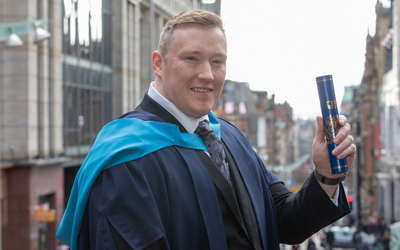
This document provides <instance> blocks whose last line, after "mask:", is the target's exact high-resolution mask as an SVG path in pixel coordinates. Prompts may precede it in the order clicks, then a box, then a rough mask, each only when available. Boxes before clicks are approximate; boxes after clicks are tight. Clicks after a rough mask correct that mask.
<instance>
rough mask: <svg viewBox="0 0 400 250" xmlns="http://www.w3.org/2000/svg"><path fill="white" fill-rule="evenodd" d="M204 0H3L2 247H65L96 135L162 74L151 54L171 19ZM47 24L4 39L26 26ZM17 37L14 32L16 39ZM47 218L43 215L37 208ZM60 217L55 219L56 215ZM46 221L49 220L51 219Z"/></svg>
mask: <svg viewBox="0 0 400 250" xmlns="http://www.w3.org/2000/svg"><path fill="white" fill-rule="evenodd" d="M220 5H221V1H219V0H218V1H216V2H215V3H214V4H212V5H208V4H207V5H206V4H203V3H202V1H201V0H126V1H125V0H115V1H111V0H101V1H100V0H99V1H89V0H48V1H43V0H35V1H28V0H14V1H12V0H3V1H1V2H0V159H1V161H0V166H1V192H0V194H1V215H2V216H1V225H2V228H1V229H2V234H1V235H2V237H0V239H2V242H0V244H1V245H2V249H4V250H9V249H10V250H14V249H29V250H36V249H56V246H58V245H59V244H61V243H60V242H59V241H57V240H56V238H55V232H56V230H57V227H58V225H59V223H60V220H61V218H62V215H63V212H64V209H65V206H66V202H67V201H68V196H69V193H70V190H71V188H72V183H73V180H74V178H75V175H76V173H77V171H78V169H79V167H80V165H81V163H82V162H83V159H84V157H85V155H86V154H87V153H88V151H89V149H90V147H91V145H92V144H93V142H94V140H95V138H96V136H97V133H98V132H99V131H100V129H101V128H102V127H103V126H104V125H105V124H106V123H108V122H110V121H112V120H113V119H116V118H118V117H119V116H120V115H121V114H123V113H125V112H127V111H130V110H132V109H134V108H135V106H136V105H137V104H138V103H139V102H140V101H141V98H142V95H143V93H144V92H145V91H146V90H147V89H148V87H149V83H150V82H151V80H152V79H153V78H154V77H153V74H152V70H151V61H150V58H151V52H152V51H153V50H154V49H155V48H156V46H157V44H158V36H159V34H160V32H161V29H162V27H163V25H164V24H165V22H166V21H167V20H168V19H169V18H170V17H171V16H173V15H175V14H177V13H179V12H182V11H184V10H188V9H204V8H208V9H213V10H215V11H216V12H219V9H220ZM37 20H41V21H43V22H42V24H44V25H43V26H42V27H43V28H45V29H46V30H47V31H49V32H50V33H51V37H50V39H47V40H45V41H42V42H40V43H35V41H34V39H35V34H34V31H33V27H31V26H29V27H28V26H27V27H26V29H27V32H23V33H21V32H19V33H18V29H16V30H14V31H13V32H14V33H16V34H17V35H19V36H20V38H21V39H22V41H23V42H24V44H23V45H22V46H18V47H7V46H6V41H5V40H1V35H2V34H3V35H4V34H6V32H10V34H11V32H12V30H11V29H8V28H5V27H11V26H12V25H14V24H18V23H29V24H33V23H35V22H36V21H37ZM8 35H9V34H8V33H7V36H8ZM40 210H44V211H45V212H46V211H47V217H38V216H37V215H38V211H39V212H40ZM52 211H55V212H56V216H55V219H53V218H50V217H51V216H50V215H51V213H50V212H52ZM46 220H48V221H50V222H47V221H46Z"/></svg>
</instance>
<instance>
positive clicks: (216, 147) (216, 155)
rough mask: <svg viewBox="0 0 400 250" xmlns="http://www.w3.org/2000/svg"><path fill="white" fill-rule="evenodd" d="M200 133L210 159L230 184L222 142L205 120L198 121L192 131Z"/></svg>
mask: <svg viewBox="0 0 400 250" xmlns="http://www.w3.org/2000/svg"><path fill="white" fill-rule="evenodd" d="M194 132H195V133H196V134H198V135H200V136H201V138H202V139H203V141H204V144H205V145H206V147H207V149H208V153H209V154H210V157H211V159H212V160H213V161H214V163H215V164H216V165H217V167H218V169H219V170H220V171H221V173H222V175H223V176H225V178H226V179H227V180H228V182H229V184H231V185H232V182H231V177H230V173H229V167H228V163H227V162H226V159H225V158H226V156H225V151H224V148H223V147H222V142H221V141H220V139H219V138H218V136H217V135H216V134H215V133H214V132H213V130H212V128H211V127H210V126H209V125H208V121H207V120H203V121H201V122H199V126H198V127H197V128H196V130H195V131H194Z"/></svg>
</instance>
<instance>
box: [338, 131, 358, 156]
mask: <svg viewBox="0 0 400 250" xmlns="http://www.w3.org/2000/svg"><path fill="white" fill-rule="evenodd" d="M353 142H354V138H353V136H351V135H349V136H347V137H346V138H345V139H344V140H343V141H342V142H341V143H340V144H339V145H337V146H336V147H335V149H334V150H333V151H332V154H333V155H334V156H336V157H337V158H338V159H339V160H340V159H343V158H346V157H347V156H352V155H354V154H355V153H356V146H355V145H354V144H353Z"/></svg>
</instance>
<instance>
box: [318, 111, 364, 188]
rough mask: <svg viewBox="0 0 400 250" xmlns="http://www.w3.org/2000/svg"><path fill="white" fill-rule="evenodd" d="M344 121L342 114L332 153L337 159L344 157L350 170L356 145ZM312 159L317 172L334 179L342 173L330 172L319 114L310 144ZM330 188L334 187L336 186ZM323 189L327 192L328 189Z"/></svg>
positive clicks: (326, 146)
mask: <svg viewBox="0 0 400 250" xmlns="http://www.w3.org/2000/svg"><path fill="white" fill-rule="evenodd" d="M346 121H347V119H346V117H344V116H342V115H341V116H340V117H339V124H340V126H341V128H340V130H339V132H338V134H337V135H336V137H335V140H334V141H333V142H334V143H335V144H336V148H335V149H334V150H333V152H332V154H333V155H334V156H336V157H337V158H338V159H339V160H340V159H343V158H346V160H347V167H348V169H349V171H350V169H351V166H352V165H353V161H354V158H355V155H356V146H355V145H354V144H353V141H354V139H353V137H352V136H351V135H350V124H348V123H346ZM312 160H313V162H314V165H315V168H316V169H317V171H318V173H320V174H321V175H323V176H325V177H328V178H332V179H336V178H339V177H340V176H341V175H343V173H337V174H332V170H331V163H330V161H329V153H328V143H327V141H326V137H325V129H324V124H323V120H322V117H321V116H317V131H316V133H315V138H314V142H313V145H312ZM323 188H324V187H323ZM332 188H334V189H336V187H332ZM324 189H325V188H324ZM325 191H327V193H328V190H325ZM328 195H329V193H328Z"/></svg>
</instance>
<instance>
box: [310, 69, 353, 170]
mask: <svg viewBox="0 0 400 250" xmlns="http://www.w3.org/2000/svg"><path fill="white" fill-rule="evenodd" d="M316 80H317V87H318V94H319V102H320V104H321V111H322V119H323V122H324V126H325V133H326V141H327V143H328V151H329V159H330V161H331V168H332V174H336V173H343V172H347V171H348V169H347V161H346V158H344V159H341V160H339V159H338V158H336V156H334V155H333V154H332V150H333V149H335V148H336V144H335V143H334V142H333V140H334V139H335V136H336V135H337V133H338V132H339V129H340V125H339V112H338V109H337V104H336V97H335V90H334V88H333V80H332V75H326V76H319V77H317V78H316Z"/></svg>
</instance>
